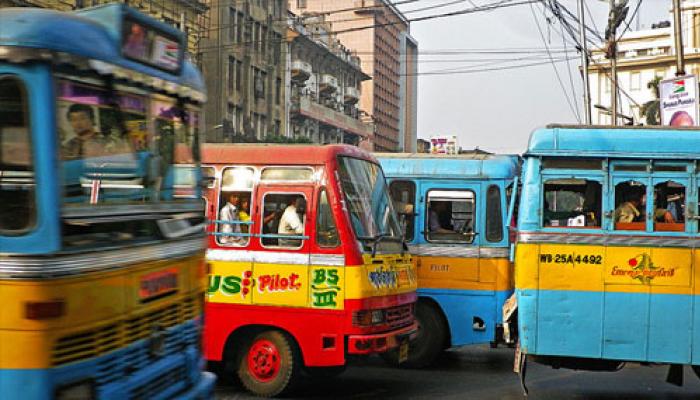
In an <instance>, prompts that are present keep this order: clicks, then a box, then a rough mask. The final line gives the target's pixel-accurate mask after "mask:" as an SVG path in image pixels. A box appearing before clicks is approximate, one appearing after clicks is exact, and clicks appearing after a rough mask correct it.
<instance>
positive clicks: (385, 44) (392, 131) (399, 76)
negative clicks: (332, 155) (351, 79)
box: [289, 0, 418, 151]
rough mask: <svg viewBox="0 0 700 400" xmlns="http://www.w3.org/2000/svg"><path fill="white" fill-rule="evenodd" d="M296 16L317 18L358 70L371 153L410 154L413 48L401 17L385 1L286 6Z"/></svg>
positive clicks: (330, 0) (319, 0)
mask: <svg viewBox="0 0 700 400" xmlns="http://www.w3.org/2000/svg"><path fill="white" fill-rule="evenodd" d="M289 9H290V11H292V12H294V13H295V14H297V15H300V16H303V15H304V14H305V13H323V14H325V15H326V18H327V20H328V21H329V22H331V23H332V28H333V31H334V32H336V34H337V35H338V38H339V39H340V41H341V42H342V43H343V45H345V46H346V47H348V48H351V49H353V50H355V51H357V54H358V56H359V57H360V59H361V67H362V70H363V71H364V72H365V73H367V74H368V75H370V76H371V77H372V79H371V80H368V81H365V82H364V83H363V84H362V95H361V99H360V108H361V109H362V110H365V111H367V112H368V113H369V114H370V116H371V117H372V120H373V121H374V126H375V127H374V139H373V147H374V149H375V150H376V151H413V150H415V143H416V131H417V128H416V115H417V107H416V100H415V99H416V97H417V85H416V74H415V73H413V72H412V71H415V70H417V52H418V46H417V42H416V41H415V40H414V39H413V38H412V37H411V36H410V30H409V22H408V20H407V19H406V17H405V16H404V15H403V14H402V13H401V12H400V11H399V10H398V9H397V8H396V7H395V6H393V5H392V4H391V3H390V2H389V1H387V0H289Z"/></svg>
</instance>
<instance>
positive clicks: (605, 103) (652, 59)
mask: <svg viewBox="0 0 700 400" xmlns="http://www.w3.org/2000/svg"><path fill="white" fill-rule="evenodd" d="M681 4H682V6H681V16H682V18H681V20H682V27H681V28H682V29H681V32H682V33H683V47H684V54H685V55H684V60H685V71H686V73H688V74H694V75H696V76H700V1H694V0H693V1H691V0H684V1H683V2H682V3H681ZM669 6H670V2H669ZM669 18H670V19H671V20H672V18H671V15H669ZM674 42H675V37H674V30H673V27H672V24H671V23H670V22H668V21H662V22H660V23H657V24H653V25H652V28H651V29H645V30H640V31H631V32H627V33H625V34H624V35H623V36H622V38H621V39H620V40H619V41H618V44H617V80H618V87H619V93H618V113H619V118H618V123H620V124H623V123H634V124H638V123H645V122H646V121H645V118H644V116H643V115H641V108H642V106H643V105H644V104H645V103H646V102H648V101H651V100H654V99H655V93H654V90H653V89H650V88H649V87H648V85H649V84H650V83H651V82H652V81H654V80H655V79H656V78H659V79H668V78H672V77H674V76H675V74H676V55H675V54H676V53H675V47H674ZM588 74H589V75H588V76H589V80H590V86H591V107H592V109H591V112H592V116H593V118H592V120H593V121H592V122H593V123H596V124H609V123H611V122H612V117H611V112H610V108H611V107H610V105H611V104H612V101H611V98H612V94H611V90H612V86H613V85H612V83H611V82H612V75H611V71H610V61H609V60H608V59H606V58H605V47H604V45H600V46H599V47H598V48H597V49H594V50H593V51H592V62H591V64H590V67H589V72H588Z"/></svg>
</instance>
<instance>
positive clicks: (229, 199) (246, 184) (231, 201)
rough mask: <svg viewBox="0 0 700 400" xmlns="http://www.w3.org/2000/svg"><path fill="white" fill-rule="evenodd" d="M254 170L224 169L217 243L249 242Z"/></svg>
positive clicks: (230, 244)
mask: <svg viewBox="0 0 700 400" xmlns="http://www.w3.org/2000/svg"><path fill="white" fill-rule="evenodd" d="M254 177H255V170H254V169H253V168H250V167H230V168H226V169H224V172H223V174H222V178H221V197H220V198H219V218H218V219H219V221H220V222H219V223H218V228H217V232H219V233H220V235H217V237H218V242H219V244H222V245H228V246H247V245H248V243H249V242H250V237H249V236H247V235H248V234H249V233H250V229H249V227H250V221H251V219H250V213H251V203H252V194H253V182H254Z"/></svg>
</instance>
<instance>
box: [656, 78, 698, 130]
mask: <svg viewBox="0 0 700 400" xmlns="http://www.w3.org/2000/svg"><path fill="white" fill-rule="evenodd" d="M659 94H660V96H661V98H660V102H659V109H660V112H661V125H671V126H697V125H698V80H697V77H696V76H695V75H686V76H679V77H676V78H673V79H667V80H663V81H661V82H659Z"/></svg>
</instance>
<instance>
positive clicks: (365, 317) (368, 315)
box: [352, 310, 386, 327]
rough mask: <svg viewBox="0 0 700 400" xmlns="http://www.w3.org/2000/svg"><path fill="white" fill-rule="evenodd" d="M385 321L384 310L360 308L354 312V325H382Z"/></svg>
mask: <svg viewBox="0 0 700 400" xmlns="http://www.w3.org/2000/svg"><path fill="white" fill-rule="evenodd" d="M385 321H386V317H385V314H384V310H359V311H355V312H354V313H353V318H352V323H353V325H355V326H360V327H369V326H374V325H381V324H383V323H384V322H385Z"/></svg>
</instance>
